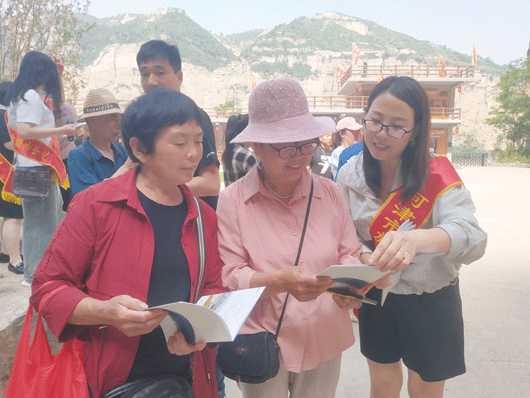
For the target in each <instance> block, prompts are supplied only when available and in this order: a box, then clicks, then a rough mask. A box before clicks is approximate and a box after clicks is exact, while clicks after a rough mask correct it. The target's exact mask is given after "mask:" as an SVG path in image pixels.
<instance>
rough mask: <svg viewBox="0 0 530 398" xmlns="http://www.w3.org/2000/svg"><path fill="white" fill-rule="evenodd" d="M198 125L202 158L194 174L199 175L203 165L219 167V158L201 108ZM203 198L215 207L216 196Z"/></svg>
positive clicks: (206, 119) (208, 124)
mask: <svg viewBox="0 0 530 398" xmlns="http://www.w3.org/2000/svg"><path fill="white" fill-rule="evenodd" d="M199 124H200V127H201V129H202V133H203V138H202V158H201V160H200V162H199V165H198V166H197V170H196V171H195V176H197V175H199V174H200V173H201V171H202V169H204V168H205V167H207V166H209V165H211V164H215V165H216V166H217V167H219V160H218V159H217V150H216V148H215V135H214V132H213V125H212V122H211V120H210V117H209V116H208V114H207V113H206V112H205V111H204V110H202V109H201V120H200V123H199ZM201 199H203V200H204V201H205V202H206V203H208V204H209V205H210V206H211V207H212V208H213V209H215V208H216V207H217V196H203V197H202V198H201Z"/></svg>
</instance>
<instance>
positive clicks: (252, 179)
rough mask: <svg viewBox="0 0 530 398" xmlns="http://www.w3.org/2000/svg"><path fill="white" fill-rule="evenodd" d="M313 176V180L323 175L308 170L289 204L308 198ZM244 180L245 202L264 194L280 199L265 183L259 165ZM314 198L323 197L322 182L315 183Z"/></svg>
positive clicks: (267, 196) (242, 184) (243, 192)
mask: <svg viewBox="0 0 530 398" xmlns="http://www.w3.org/2000/svg"><path fill="white" fill-rule="evenodd" d="M311 178H313V180H315V181H316V180H317V179H318V178H322V177H319V176H314V175H312V174H311V173H310V172H309V171H308V172H307V175H304V177H303V178H302V181H301V182H300V183H299V184H298V186H297V187H296V189H295V192H294V195H293V197H292V198H291V199H290V200H289V203H288V204H292V203H294V202H296V201H298V200H300V199H304V198H307V195H308V194H309V189H310V184H311ZM242 180H244V181H242V183H241V186H242V194H243V201H244V202H245V203H246V202H248V201H249V200H250V199H252V198H253V197H254V196H257V195H261V196H264V197H266V198H270V199H273V200H279V199H278V198H277V197H276V196H275V195H274V194H273V193H272V192H271V190H270V189H269V188H267V186H266V185H265V184H264V183H263V180H262V178H261V176H260V173H259V169H258V168H257V167H253V168H252V169H251V170H250V171H249V172H248V173H247V175H246V176H245V177H244V178H243V179H242ZM313 198H316V199H320V198H322V190H321V187H320V184H317V183H316V184H314V188H313Z"/></svg>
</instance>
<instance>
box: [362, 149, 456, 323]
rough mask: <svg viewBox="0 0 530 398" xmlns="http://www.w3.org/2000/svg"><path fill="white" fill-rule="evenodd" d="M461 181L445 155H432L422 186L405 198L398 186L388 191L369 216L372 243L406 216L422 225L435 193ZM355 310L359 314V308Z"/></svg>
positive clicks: (366, 289) (368, 287)
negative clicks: (372, 214)
mask: <svg viewBox="0 0 530 398" xmlns="http://www.w3.org/2000/svg"><path fill="white" fill-rule="evenodd" d="M462 184H463V182H462V180H461V179H460V176H459V175H458V173H457V172H456V170H455V168H454V167H453V165H452V164H451V162H450V161H449V160H448V159H447V158H446V157H445V156H439V157H435V158H433V159H431V161H430V163H429V174H428V175H427V180H426V182H425V186H424V187H423V188H422V189H421V190H420V191H419V192H418V193H416V195H414V196H413V197H412V199H410V200H408V201H406V202H403V201H401V192H400V191H399V190H398V191H395V192H393V193H391V194H390V195H389V196H388V198H387V199H386V200H385V202H384V203H383V204H382V205H381V207H380V208H379V210H378V211H377V213H376V214H375V215H374V217H373V218H372V222H371V223H370V235H371V236H372V240H373V242H374V246H377V244H378V243H379V242H381V240H382V239H383V238H384V237H385V235H386V233H387V232H390V231H396V230H397V229H398V228H399V226H400V225H401V224H403V223H404V222H405V221H407V220H410V221H412V222H413V223H414V225H415V226H416V228H420V227H422V226H423V225H425V223H426V222H427V221H429V218H430V216H431V213H432V209H433V208H434V204H435V202H436V200H437V199H438V197H440V195H442V194H443V193H445V192H447V191H448V190H450V189H452V188H454V187H456V186H459V185H462ZM374 286H375V285H374V284H369V285H366V286H365V287H363V288H362V289H361V293H362V294H366V293H368V291H370V289H372V288H373V287H374ZM354 312H355V314H356V315H357V317H358V311H354Z"/></svg>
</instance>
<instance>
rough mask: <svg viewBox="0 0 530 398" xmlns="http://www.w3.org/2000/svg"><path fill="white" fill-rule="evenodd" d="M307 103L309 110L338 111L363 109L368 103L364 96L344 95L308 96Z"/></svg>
mask: <svg viewBox="0 0 530 398" xmlns="http://www.w3.org/2000/svg"><path fill="white" fill-rule="evenodd" d="M307 103H308V105H309V110H311V111H318V110H328V109H330V110H339V109H363V108H365V107H366V104H367V103H368V97H365V96H346V95H326V96H324V95H317V96H308V97H307Z"/></svg>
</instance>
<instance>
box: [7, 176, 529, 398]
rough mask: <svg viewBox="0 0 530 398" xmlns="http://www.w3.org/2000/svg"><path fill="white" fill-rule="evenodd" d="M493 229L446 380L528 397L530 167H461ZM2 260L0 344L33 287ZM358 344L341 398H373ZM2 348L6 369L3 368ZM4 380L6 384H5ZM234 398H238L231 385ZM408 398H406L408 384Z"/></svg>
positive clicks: (467, 287) (470, 280)
mask: <svg viewBox="0 0 530 398" xmlns="http://www.w3.org/2000/svg"><path fill="white" fill-rule="evenodd" d="M459 172H460V174H461V176H462V178H463V179H464V182H465V183H466V185H467V187H468V188H469V189H470V190H471V192H472V194H473V198H474V200H475V204H476V206H477V215H478V218H479V221H480V223H481V224H482V226H483V228H485V229H486V231H487V232H488V234H489V243H488V250H487V252H486V255H485V256H484V257H483V258H482V259H481V260H480V261H478V262H476V263H474V264H472V265H470V266H464V267H463V269H462V273H461V284H460V287H461V291H462V299H463V305H464V319H465V333H466V358H467V368H468V371H467V373H466V374H465V375H463V376H461V377H458V378H455V379H453V380H450V381H449V382H447V384H446V397H448V398H527V397H530V337H529V336H530V334H529V333H528V329H530V228H529V227H530V168H502V167H488V168H476V169H472V168H470V169H462V170H459ZM20 280H21V277H17V276H15V275H13V274H11V273H9V272H7V266H6V265H2V264H0V299H1V303H2V307H1V308H2V309H1V313H0V314H1V315H0V342H1V343H0V347H1V348H2V351H3V349H4V348H5V347H6V346H7V345H11V344H12V342H9V341H8V340H6V338H5V336H6V334H8V333H6V330H5V328H6V326H7V321H8V319H10V320H12V319H13V318H14V317H15V315H17V314H19V315H22V314H23V313H24V311H25V309H26V307H27V296H28V294H29V289H27V288H24V287H23V286H21V285H20ZM358 347H359V346H358V344H357V343H356V344H355V346H354V347H352V348H351V349H350V350H348V351H347V352H346V353H345V354H344V356H343V362H342V372H341V378H340V381H339V386H338V389H337V398H352V397H362V398H368V397H369V383H368V369H367V366H366V362H365V360H364V358H363V357H362V356H361V355H360V353H359V348H358ZM5 360H6V358H5V356H3V355H2V353H0V368H1V367H2V366H5ZM0 382H1V380H0ZM0 384H1V383H0ZM227 393H228V394H227V395H228V398H239V397H240V394H239V391H238V389H237V387H236V386H235V385H234V384H233V383H229V385H228V389H227ZM1 395H2V394H1V393H0V397H1ZM401 396H402V397H407V394H406V389H405V388H403V391H402V394H401Z"/></svg>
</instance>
